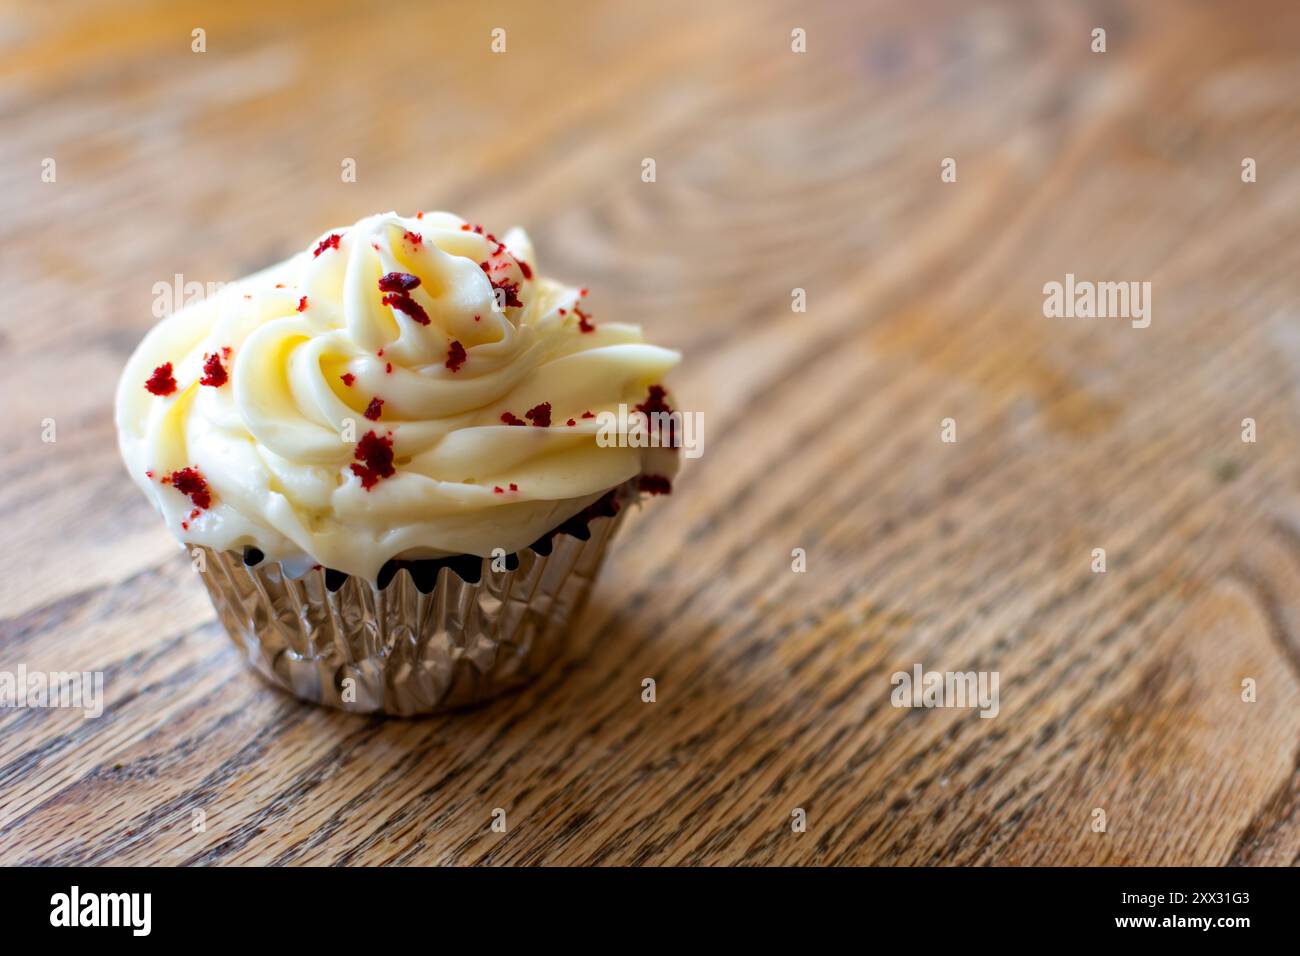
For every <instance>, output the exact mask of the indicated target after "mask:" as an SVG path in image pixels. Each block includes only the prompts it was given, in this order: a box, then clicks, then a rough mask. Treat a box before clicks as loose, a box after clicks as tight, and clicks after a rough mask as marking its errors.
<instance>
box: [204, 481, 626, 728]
mask: <svg viewBox="0 0 1300 956" xmlns="http://www.w3.org/2000/svg"><path fill="white" fill-rule="evenodd" d="M625 490H626V489H620V491H625ZM631 497H633V498H634V497H635V494H633V495H632V496H631ZM628 498H629V495H627V494H625V493H621V494H619V495H618V497H617V499H616V500H618V501H619V502H620V504H621V505H622V506H623V507H620V508H619V510H618V513H617V514H615V515H613V516H610V517H597V518H593V519H591V520H590V521H589V522H588V523H587V528H588V531H589V533H590V537H589V538H587V539H586V540H582V539H581V538H579V537H576V536H573V535H571V534H567V533H563V532H557V533H555V534H554V535H553V537H552V538H551V553H550V554H549V555H543V554H538V553H537V552H535V551H533V550H531V549H524V550H521V551H519V552H518V553H517V559H518V566H517V567H516V568H515V570H512V571H497V570H493V568H492V564H493V561H492V559H491V558H484V559H483V564H482V575H481V577H480V578H479V580H478V582H477V583H474V582H471V581H467V580H464V579H462V577H461V576H460V575H458V574H457V573H456V572H455V571H453V570H452V569H451V568H450V567H441V568H439V569H438V571H437V578H436V584H435V586H434V587H433V589H432V590H431V591H430V592H429V593H422V592H421V591H420V589H419V588H417V586H416V582H415V580H414V579H413V578H412V575H411V572H410V571H409V570H408V569H406V568H401V569H399V570H398V571H397V573H396V574H395V575H394V576H393V577H392V579H391V580H390V581H389V582H388V583H387V584H386V586H385V587H383V588H382V589H381V588H378V587H376V586H375V585H373V584H370V583H369V582H367V581H363V580H361V579H359V578H357V577H355V576H349V577H348V578H347V579H346V580H345V581H344V582H343V584H342V586H341V587H339V588H338V590H335V591H331V590H329V588H328V587H327V584H326V572H325V570H324V569H323V568H320V567H317V568H315V569H314V570H312V571H309V572H308V573H307V574H306V575H305V576H302V577H299V578H293V577H290V576H289V575H288V574H287V573H285V570H284V569H283V568H282V567H281V565H280V564H279V563H277V562H273V561H262V562H260V563H259V564H256V565H252V566H249V565H247V564H245V562H244V560H243V556H242V555H241V554H237V553H234V552H230V551H214V550H212V549H210V548H202V549H201V550H202V551H203V552H204V553H205V560H206V570H205V571H204V572H203V573H201V574H200V575H199V577H201V578H202V579H203V582H204V584H205V585H206V586H207V589H208V594H209V596H210V597H211V598H212V603H213V606H214V607H215V608H216V610H217V615H218V616H219V617H220V619H221V622H222V624H223V625H224V626H225V628H226V631H227V632H229V634H230V636H231V638H233V639H234V642H235V644H236V645H238V646H239V647H240V648H241V649H242V650H243V652H244V654H245V656H246V657H247V658H248V660H249V661H250V662H251V663H252V665H253V667H254V668H255V669H256V670H257V672H258V673H260V674H261V675H262V676H263V677H265V678H266V679H267V680H269V681H270V682H271V683H273V684H275V685H276V686H278V687H281V688H283V689H285V690H287V691H289V692H290V693H292V694H295V695H296V696H298V697H300V698H302V699H303V700H307V701H311V702H313V703H317V704H324V705H326V706H329V707H338V708H341V709H343V710H349V711H355V712H360V713H384V714H391V715H394V716H410V715H413V714H429V713H435V712H437V711H443V710H451V709H453V708H457V707H465V706H469V705H472V704H476V703H479V702H481V701H485V700H488V699H489V698H492V697H495V696H496V695H498V694H500V693H502V692H503V691H506V690H510V689H511V688H514V687H518V686H520V685H521V684H524V683H526V682H527V681H529V680H531V679H532V678H533V677H535V676H536V675H537V674H538V673H539V672H540V671H541V670H542V669H543V668H545V667H546V665H547V664H549V663H550V662H551V661H552V660H554V659H555V658H556V657H557V656H558V655H559V653H560V652H561V651H562V650H563V649H564V647H565V645H566V643H567V640H568V637H569V630H570V628H569V625H570V622H571V621H572V620H573V618H574V617H576V615H577V613H578V612H579V611H580V610H581V609H582V606H583V604H584V603H585V602H586V599H587V596H588V594H589V593H590V591H591V586H592V582H593V581H594V580H595V578H596V574H597V572H598V571H599V570H600V565H601V563H602V561H603V560H604V557H605V549H606V547H607V545H608V543H609V540H610V538H611V537H612V536H613V534H614V531H615V530H616V529H617V527H618V525H619V524H620V523H621V521H622V518H623V515H624V514H625V512H626V505H627V503H628Z"/></svg>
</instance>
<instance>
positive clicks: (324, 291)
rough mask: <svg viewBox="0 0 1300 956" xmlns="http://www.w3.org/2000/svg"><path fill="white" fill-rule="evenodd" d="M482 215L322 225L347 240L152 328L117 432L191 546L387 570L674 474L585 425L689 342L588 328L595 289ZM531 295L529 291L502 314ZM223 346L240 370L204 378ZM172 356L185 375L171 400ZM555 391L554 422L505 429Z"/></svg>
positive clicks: (484, 545) (528, 532) (124, 382)
mask: <svg viewBox="0 0 1300 956" xmlns="http://www.w3.org/2000/svg"><path fill="white" fill-rule="evenodd" d="M465 227H466V223H465V222H464V220H462V219H460V218H459V217H456V216H453V215H451V214H449V213H426V214H424V215H423V216H422V217H421V218H407V217H400V216H397V215H396V214H394V213H388V214H385V215H378V216H372V217H370V218H368V219H363V220H361V221H360V222H358V223H357V224H356V225H354V226H350V227H348V228H345V229H336V230H332V231H331V232H330V233H326V234H325V235H324V236H322V237H321V240H325V239H328V238H329V237H330V236H332V235H337V236H338V237H339V239H338V242H337V247H332V246H331V245H329V244H328V243H327V244H326V245H325V246H324V248H323V249H322V250H321V251H320V252H319V254H317V252H316V250H317V248H318V246H319V244H320V240H318V241H317V242H313V243H312V244H311V246H309V247H308V248H307V249H306V250H305V251H304V252H302V253H300V254H299V255H297V256H294V257H293V258H292V259H289V260H288V261H286V262H284V263H281V264H280V265H278V266H274V267H272V268H271V269H268V270H266V271H264V272H261V273H258V274H257V275H254V276H251V277H249V278H248V279H245V280H242V281H240V282H237V283H233V284H231V285H228V286H226V287H225V288H224V289H223V290H222V291H221V292H220V293H219V294H217V295H215V296H212V297H210V298H208V299H206V300H205V301H203V302H200V303H197V304H194V305H190V306H187V307H185V308H184V309H181V310H180V311H178V312H177V313H175V314H174V315H171V316H169V317H167V318H166V319H164V320H163V321H162V322H160V323H159V324H158V325H157V326H156V327H155V328H154V329H152V330H151V331H150V332H149V334H148V335H147V336H145V339H144V341H143V342H141V343H140V346H139V347H138V348H137V349H136V351H135V353H134V354H133V355H132V356H131V359H130V361H129V362H128V363H127V366H126V370H125V371H124V373H123V375H122V379H121V382H120V383H119V385H118V390H117V427H118V436H119V445H120V448H121V451H122V457H123V458H124V459H125V461H126V464H127V468H128V469H129V470H130V473H131V477H132V478H134V479H135V481H136V483H137V484H139V486H140V487H141V488H142V489H143V490H144V492H145V493H146V494H147V495H148V496H149V497H150V499H151V500H152V501H153V502H154V505H155V506H156V507H157V508H158V510H159V511H160V512H161V513H162V514H163V516H164V517H165V518H166V520H167V522H168V525H169V526H170V528H171V530H172V532H173V533H174V534H175V535H176V537H177V538H178V539H179V540H181V541H183V542H188V543H193V544H202V545H207V546H209V547H212V548H217V549H238V548H240V547H243V546H244V545H251V546H254V547H256V548H258V549H260V550H261V551H262V552H264V553H265V554H266V556H267V558H269V559H270V560H302V559H310V560H311V561H313V562H315V563H319V564H322V565H325V566H326V567H330V568H336V569H338V570H341V571H345V572H347V573H350V574H357V575H360V576H362V577H365V578H368V579H370V580H374V579H375V578H376V576H377V575H378V572H379V569H380V567H381V566H382V565H383V564H384V562H385V561H387V560H388V559H389V558H392V557H438V556H443V555H449V554H463V553H468V554H477V555H482V556H488V555H490V554H491V553H492V550H493V549H494V548H498V547H499V548H504V549H505V550H506V551H507V552H510V551H515V550H518V549H520V548H523V547H526V546H527V545H528V544H530V543H531V542H533V541H535V540H536V539H537V538H539V537H540V536H541V535H542V534H544V533H545V532H547V531H549V530H551V529H552V528H554V527H555V526H556V525H558V524H560V523H561V522H563V521H564V520H565V519H566V518H568V517H570V516H571V515H573V514H575V513H577V512H578V511H580V510H581V509H582V508H584V507H585V506H586V505H588V504H589V503H591V502H592V501H594V500H595V499H596V498H598V497H600V495H602V494H603V493H604V492H605V491H607V490H608V489H610V488H613V487H615V486H616V485H619V484H621V483H622V482H624V481H627V480H628V479H629V478H633V477H635V476H636V475H638V474H641V473H650V474H659V475H664V476H665V477H671V476H672V474H673V473H674V472H675V469H676V455H675V453H674V452H672V451H669V450H664V449H639V448H618V447H600V446H599V445H598V444H597V441H596V434H597V426H596V420H595V419H594V418H583V417H582V416H583V413H584V412H591V413H593V414H599V413H600V412H601V411H605V410H608V411H617V409H618V406H619V404H620V403H624V404H627V405H628V406H629V407H632V406H635V405H636V404H638V403H640V402H643V401H644V400H645V398H646V393H647V389H648V387H649V386H650V385H652V384H657V383H659V382H661V381H662V379H663V376H664V375H665V373H667V372H668V370H669V369H671V368H672V367H673V366H674V365H676V364H677V362H678V361H679V359H680V356H679V354H678V353H676V352H674V351H671V350H668V349H664V348H659V347H658V346H654V345H649V344H646V343H645V342H644V341H643V340H642V337H641V330H640V328H639V327H638V326H634V325H626V324H621V323H615V322H603V321H596V322H595V330H594V331H590V332H583V331H581V330H580V328H579V316H578V315H577V314H576V313H575V310H574V307H575V305H578V306H580V304H581V298H580V293H579V291H578V290H577V289H573V288H570V287H567V286H564V285H561V284H559V283H557V282H554V281H551V280H548V279H545V278H541V277H540V274H538V273H537V272H536V271H535V270H536V266H537V263H536V262H535V260H534V257H533V250H532V246H531V244H530V243H529V240H528V237H527V236H526V235H525V234H524V233H523V232H522V231H521V230H517V229H516V230H512V231H511V232H509V233H506V234H505V235H504V236H501V237H500V242H497V241H495V240H494V239H492V238H490V237H489V236H488V235H485V234H481V233H479V232H476V231H474V230H473V229H467V228H465ZM408 233H415V234H418V235H419V236H420V237H422V241H419V242H414V241H412V239H411V237H409V236H408ZM480 263H486V264H487V269H488V270H489V271H487V272H485V270H484V268H483V267H482V266H481V265H480ZM394 272H395V273H405V274H409V275H414V276H416V277H418V278H419V280H420V284H419V285H418V286H417V287H416V288H414V289H412V290H411V291H410V292H409V293H408V294H409V296H410V297H411V299H413V300H414V302H415V303H417V304H418V305H419V306H420V307H421V308H422V309H423V310H424V312H425V313H426V314H427V316H428V318H429V320H430V321H429V324H427V325H424V324H421V323H420V322H418V321H417V320H416V318H413V317H412V316H411V315H408V314H407V312H406V311H403V310H402V309H401V308H400V307H399V306H400V302H399V303H396V304H385V303H384V297H385V293H384V292H383V291H381V290H380V288H379V283H380V279H381V277H383V276H385V275H386V274H388V273H394ZM529 273H531V278H529V277H528V274H529ZM489 276H490V277H491V279H489ZM493 283H496V284H497V286H498V287H499V288H500V289H501V290H502V291H501V292H499V293H497V294H495V295H494V288H493ZM516 284H517V285H516ZM277 286H281V287H277ZM511 290H513V296H514V297H517V299H518V301H519V302H520V303H521V304H520V305H518V306H515V305H508V304H504V303H503V306H504V307H503V308H501V309H498V308H495V307H494V306H496V304H497V302H498V301H499V300H501V299H504V300H505V301H506V302H509V301H513V297H512V296H511V295H510V291H511ZM303 296H306V306H305V308H304V309H303V311H301V312H299V311H298V307H299V304H300V300H301V298H302V297H303ZM561 310H563V313H564V314H561ZM453 341H456V342H459V343H460V344H461V346H462V347H463V349H464V351H465V356H466V357H465V360H464V364H463V365H462V366H461V367H460V368H459V369H458V370H453V369H451V368H449V367H448V359H449V355H450V352H451V348H452V342H453ZM223 349H229V350H230V352H229V355H228V357H224V358H222V359H221V361H222V364H223V366H224V368H225V369H226V370H227V372H228V374H229V379H228V381H227V382H226V383H225V384H223V385H221V386H218V387H213V386H210V385H201V384H199V380H200V379H201V378H202V377H203V374H204V373H203V366H204V361H205V358H206V356H208V355H212V354H219V355H220V354H223V353H222V350H223ZM381 350H382V353H383V354H382V356H381V355H379V354H378V353H379V352H380V351H381ZM168 362H170V363H172V367H173V376H174V378H175V381H176V385H177V388H176V390H175V391H174V392H172V393H171V394H169V395H165V396H159V395H155V394H152V393H151V392H150V391H148V390H146V388H145V382H146V380H148V379H149V378H150V375H151V374H152V373H153V371H154V369H155V368H157V367H158V366H161V365H163V364H164V363H168ZM390 367H391V371H390ZM345 374H348V375H351V376H354V380H353V381H352V384H351V385H347V384H345V383H344V380H343V376H344V375H345ZM375 397H379V398H381V399H382V400H383V407H382V410H381V413H380V417H379V419H378V420H376V421H370V420H368V419H367V418H365V417H363V415H364V412H365V410H366V408H367V406H368V405H369V403H370V401H371V399H372V398H375ZM544 402H549V403H550V406H551V424H550V427H545V428H543V427H535V426H533V425H532V424H531V423H530V424H529V425H528V426H526V427H520V426H517V425H507V424H504V423H503V422H502V414H503V413H505V412H509V413H511V414H512V415H514V416H516V417H518V418H523V417H524V416H525V413H526V412H527V411H528V410H529V409H532V408H534V407H536V406H538V405H540V404H542V403H544ZM569 419H573V420H574V421H575V423H576V424H575V425H573V426H569V425H567V424H566V422H567V421H568V420H569ZM372 431H373V432H375V433H376V436H379V437H382V436H391V439H392V442H393V453H394V456H395V459H394V462H393V468H394V470H395V473H394V474H392V475H391V476H390V477H385V478H382V479H379V480H377V481H374V482H373V484H372V486H371V487H369V488H366V487H364V486H363V482H362V479H361V477H359V476H358V475H357V474H355V473H354V471H353V469H352V467H351V466H352V465H353V464H354V463H355V464H358V465H360V464H361V462H359V461H358V460H357V458H356V453H357V442H358V441H359V440H361V439H363V437H364V436H365V435H366V434H367V433H369V432H372ZM187 467H191V468H196V469H198V471H199V472H200V473H201V474H202V476H203V478H204V479H205V480H206V483H207V487H208V489H209V491H210V493H211V503H210V506H209V507H208V508H206V509H196V508H195V504H194V502H193V501H192V500H191V498H190V497H189V496H187V495H186V494H183V493H182V492H181V491H178V490H177V489H176V488H175V487H173V486H172V485H170V484H166V483H164V482H163V479H164V478H165V477H166V476H169V475H171V474H172V473H174V472H175V471H178V470H180V469H184V468H187ZM148 472H152V477H149V476H148V474H147V473H148ZM512 484H513V485H514V486H515V487H516V488H517V490H514V491H512V490H510V487H511V485H512ZM496 488H500V489H502V491H501V492H497V491H496V490H494V489H496ZM195 510H198V512H199V513H198V514H197V515H195V514H194V512H195Z"/></svg>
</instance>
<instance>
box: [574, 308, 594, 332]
mask: <svg viewBox="0 0 1300 956" xmlns="http://www.w3.org/2000/svg"><path fill="white" fill-rule="evenodd" d="M573 314H574V315H576V316H577V317H578V331H579V332H595V331H596V327H595V326H594V325H592V324H591V316H589V315H588V314H587V313H586V312H583V311H582V309H580V308H578V307H577V306H576V305H575V306H574V307H573Z"/></svg>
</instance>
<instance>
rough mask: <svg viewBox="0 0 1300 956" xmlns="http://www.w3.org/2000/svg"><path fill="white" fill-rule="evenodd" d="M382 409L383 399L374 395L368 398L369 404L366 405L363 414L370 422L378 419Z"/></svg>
mask: <svg viewBox="0 0 1300 956" xmlns="http://www.w3.org/2000/svg"><path fill="white" fill-rule="evenodd" d="M383 410H384V400H383V399H382V398H380V397H379V396H377V395H376V396H375V397H374V398H372V399H371V400H370V404H369V405H367V406H366V410H365V412H364V414H365V416H366V418H368V419H370V420H371V421H372V422H377V421H379V416H380V414H381V413H382V412H383Z"/></svg>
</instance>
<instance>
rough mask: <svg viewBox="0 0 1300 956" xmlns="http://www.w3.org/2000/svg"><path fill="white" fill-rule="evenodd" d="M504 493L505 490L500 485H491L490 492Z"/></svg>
mask: <svg viewBox="0 0 1300 956" xmlns="http://www.w3.org/2000/svg"><path fill="white" fill-rule="evenodd" d="M505 493H506V490H505V489H504V488H502V487H501V486H500V485H493V486H492V494H494V495H504V494H505Z"/></svg>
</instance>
